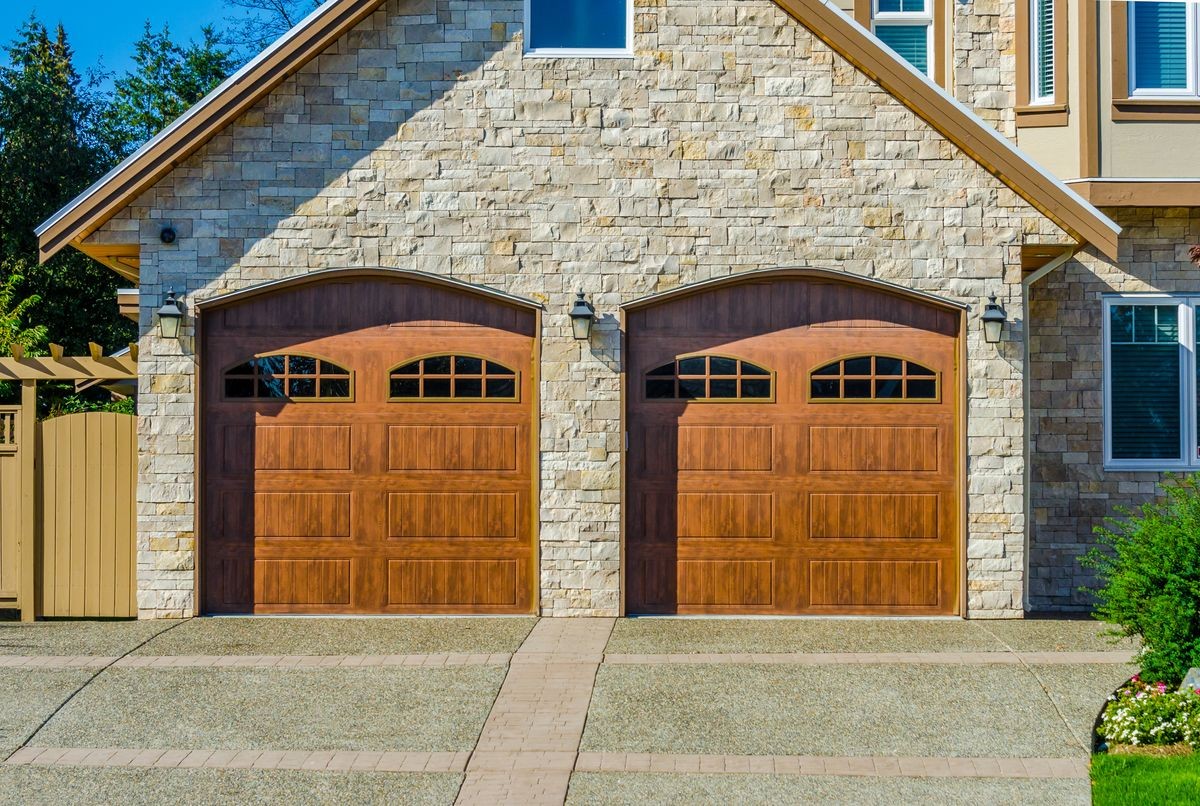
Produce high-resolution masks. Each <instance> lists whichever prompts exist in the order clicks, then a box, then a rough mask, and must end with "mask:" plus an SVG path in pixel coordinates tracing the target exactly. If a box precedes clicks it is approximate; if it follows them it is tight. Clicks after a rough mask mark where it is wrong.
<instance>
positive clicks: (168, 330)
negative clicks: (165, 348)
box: [158, 290, 183, 339]
mask: <svg viewBox="0 0 1200 806" xmlns="http://www.w3.org/2000/svg"><path fill="white" fill-rule="evenodd" d="M182 323H183V305H182V304H181V303H180V302H179V300H177V299H175V291H174V290H171V291H168V292H167V298H166V299H165V300H164V301H163V306H162V307H161V308H159V309H158V332H159V334H160V335H162V337H163V338H164V339H177V338H179V326H180V325H181V324H182Z"/></svg>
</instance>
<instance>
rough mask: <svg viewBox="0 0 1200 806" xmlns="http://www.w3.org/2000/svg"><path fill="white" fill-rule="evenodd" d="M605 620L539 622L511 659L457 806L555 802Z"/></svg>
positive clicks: (560, 797)
mask: <svg viewBox="0 0 1200 806" xmlns="http://www.w3.org/2000/svg"><path fill="white" fill-rule="evenodd" d="M612 627H613V620H612V619H543V620H542V621H539V622H538V624H537V626H536V627H534V628H533V632H531V633H530V634H529V637H528V638H527V639H526V640H525V643H524V644H523V645H522V646H521V648H520V649H519V650H518V651H517V652H516V654H514V655H513V657H512V664H511V666H510V667H509V672H508V676H507V677H505V678H504V685H503V686H502V687H501V688H500V695H499V696H498V697H497V698H496V703H495V705H494V706H493V707H492V712H491V714H490V715H489V716H488V720H487V723H486V724H485V725H484V726H483V732H482V733H481V734H480V736H479V743H478V744H477V745H476V747H475V752H474V753H473V754H472V755H471V761H470V763H469V764H468V765H467V776H466V778H465V779H464V781H463V785H462V789H461V790H460V792H459V795H458V801H457V803H460V804H464V806H465V805H468V804H469V805H470V806H474V805H475V804H481V805H482V804H498V803H524V804H561V803H562V802H563V801H564V800H566V796H567V786H568V785H569V784H570V782H571V771H572V770H573V769H574V767H575V760H576V757H577V754H578V752H579V741H580V739H582V738H583V727H584V723H585V722H586V721H587V712H588V706H589V705H590V704H591V701H592V687H593V685H594V684H595V680H596V671H597V670H598V669H599V668H600V663H601V662H602V661H603V660H604V647H605V646H606V645H607V644H608V637H609V634H610V633H611V632H612Z"/></svg>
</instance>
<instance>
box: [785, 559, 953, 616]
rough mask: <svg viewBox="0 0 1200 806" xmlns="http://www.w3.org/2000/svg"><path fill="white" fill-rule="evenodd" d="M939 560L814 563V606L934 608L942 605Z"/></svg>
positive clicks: (811, 576)
mask: <svg viewBox="0 0 1200 806" xmlns="http://www.w3.org/2000/svg"><path fill="white" fill-rule="evenodd" d="M941 573H942V562H941V561H939V560H814V561H812V562H810V563H809V575H810V580H811V581H810V597H811V604H812V606H813V607H846V608H861V607H912V608H933V607H937V606H939V605H940V604H942V602H941V595H940V594H941Z"/></svg>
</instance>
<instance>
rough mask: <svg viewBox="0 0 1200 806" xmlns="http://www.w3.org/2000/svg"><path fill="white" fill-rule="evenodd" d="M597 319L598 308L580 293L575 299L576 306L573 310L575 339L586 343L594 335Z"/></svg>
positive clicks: (572, 326)
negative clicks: (593, 323) (594, 324)
mask: <svg viewBox="0 0 1200 806" xmlns="http://www.w3.org/2000/svg"><path fill="white" fill-rule="evenodd" d="M595 319H596V308H595V307H594V306H593V305H592V303H590V302H588V301H587V298H586V297H585V296H584V293H583V292H582V291H580V292H579V293H578V294H577V295H576V297H575V305H574V306H572V308H571V330H572V331H573V332H574V334H575V338H576V339H578V340H580V341H586V340H587V339H588V338H589V337H590V336H591V335H592V322H593V321H595Z"/></svg>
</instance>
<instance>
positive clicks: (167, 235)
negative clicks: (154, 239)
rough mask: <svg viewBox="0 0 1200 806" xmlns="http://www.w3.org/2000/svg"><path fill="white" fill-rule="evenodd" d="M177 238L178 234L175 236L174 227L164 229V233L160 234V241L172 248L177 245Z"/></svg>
mask: <svg viewBox="0 0 1200 806" xmlns="http://www.w3.org/2000/svg"><path fill="white" fill-rule="evenodd" d="M175 238H176V234H175V228H174V227H163V228H162V232H160V233H158V239H159V240H160V241H162V242H163V243H165V244H166V245H167V246H170V245H171V244H173V243H175Z"/></svg>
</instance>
